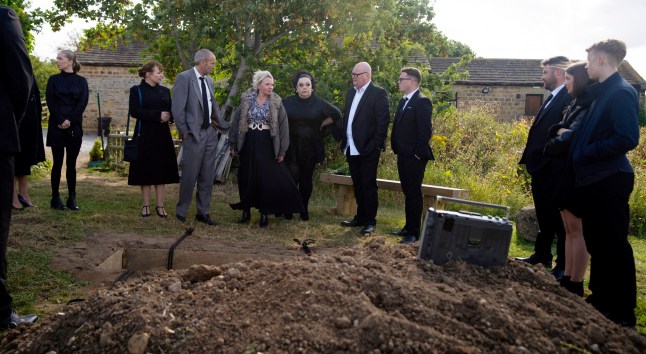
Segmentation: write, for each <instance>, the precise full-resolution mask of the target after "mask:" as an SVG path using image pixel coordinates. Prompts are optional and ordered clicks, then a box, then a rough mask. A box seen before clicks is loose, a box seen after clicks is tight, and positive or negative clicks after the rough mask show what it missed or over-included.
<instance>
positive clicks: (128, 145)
mask: <svg viewBox="0 0 646 354" xmlns="http://www.w3.org/2000/svg"><path fill="white" fill-rule="evenodd" d="M137 91H139V107H142V103H141V89H140V88H139V86H137ZM137 124H138V125H139V127H138V128H137V136H134V137H133V138H132V139H128V129H129V128H130V111H128V121H127V122H126V141H125V142H124V143H123V161H127V162H133V161H137V157H139V137H140V136H141V119H137Z"/></svg>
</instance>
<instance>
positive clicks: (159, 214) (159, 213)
mask: <svg viewBox="0 0 646 354" xmlns="http://www.w3.org/2000/svg"><path fill="white" fill-rule="evenodd" d="M160 210H161V212H160ZM155 211H156V212H157V216H159V217H160V218H162V219H165V218H167V217H168V214H167V213H166V209H164V206H163V205H158V206H156V207H155Z"/></svg>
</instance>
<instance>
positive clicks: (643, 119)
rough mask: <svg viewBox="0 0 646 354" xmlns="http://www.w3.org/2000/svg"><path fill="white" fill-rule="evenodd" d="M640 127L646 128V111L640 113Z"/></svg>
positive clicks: (642, 110)
mask: <svg viewBox="0 0 646 354" xmlns="http://www.w3.org/2000/svg"><path fill="white" fill-rule="evenodd" d="M639 126H640V127H646V109H641V110H640V111H639Z"/></svg>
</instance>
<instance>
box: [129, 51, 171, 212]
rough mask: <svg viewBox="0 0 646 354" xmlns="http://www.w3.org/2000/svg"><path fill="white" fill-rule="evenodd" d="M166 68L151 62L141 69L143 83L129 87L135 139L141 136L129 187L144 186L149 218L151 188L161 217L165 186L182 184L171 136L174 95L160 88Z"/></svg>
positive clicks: (166, 88) (144, 210) (142, 210)
mask: <svg viewBox="0 0 646 354" xmlns="http://www.w3.org/2000/svg"><path fill="white" fill-rule="evenodd" d="M163 71H164V67H163V66H162V65H161V64H160V63H158V62H156V61H149V62H147V63H146V64H144V65H143V66H142V67H141V69H139V76H140V77H141V78H142V80H141V83H140V84H139V85H137V86H133V87H132V88H130V100H129V110H130V115H131V116H132V117H133V118H136V119H137V123H136V126H135V136H138V137H139V141H138V146H139V150H138V156H137V160H136V161H132V162H131V163H130V170H129V172H128V184H129V185H132V186H141V196H142V199H143V206H142V209H141V216H142V217H147V216H150V192H151V189H152V188H151V186H155V197H156V200H155V201H156V203H157V205H156V206H155V212H156V213H157V216H159V217H160V218H166V217H167V216H168V214H167V213H166V209H165V208H164V191H165V189H166V184H169V183H179V174H178V172H177V160H176V156H175V147H174V145H173V137H172V136H171V134H170V126H169V125H170V124H173V117H172V116H171V96H170V90H169V89H168V87H164V86H162V85H161V83H162V81H163V80H164V74H163Z"/></svg>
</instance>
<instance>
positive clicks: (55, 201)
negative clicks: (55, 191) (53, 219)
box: [49, 197, 67, 210]
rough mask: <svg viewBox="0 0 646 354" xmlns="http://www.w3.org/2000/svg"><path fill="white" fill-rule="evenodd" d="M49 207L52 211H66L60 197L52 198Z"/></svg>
mask: <svg viewBox="0 0 646 354" xmlns="http://www.w3.org/2000/svg"><path fill="white" fill-rule="evenodd" d="M49 206H51V207H52V209H57V210H67V207H66V206H65V204H63V201H62V200H61V197H52V201H51V202H50V203H49Z"/></svg>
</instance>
